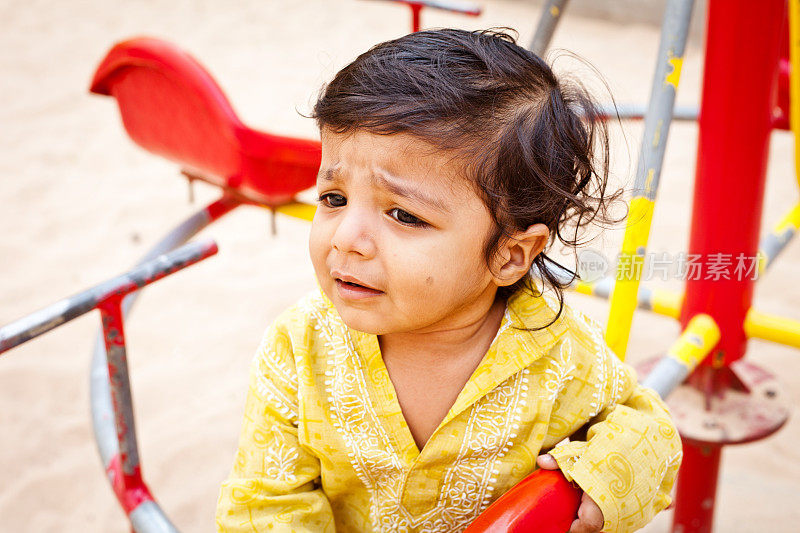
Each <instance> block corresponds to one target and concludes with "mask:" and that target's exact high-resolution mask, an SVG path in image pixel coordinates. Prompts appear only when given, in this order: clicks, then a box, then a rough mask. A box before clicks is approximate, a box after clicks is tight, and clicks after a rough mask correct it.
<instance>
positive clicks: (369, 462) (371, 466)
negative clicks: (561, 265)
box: [304, 297, 529, 533]
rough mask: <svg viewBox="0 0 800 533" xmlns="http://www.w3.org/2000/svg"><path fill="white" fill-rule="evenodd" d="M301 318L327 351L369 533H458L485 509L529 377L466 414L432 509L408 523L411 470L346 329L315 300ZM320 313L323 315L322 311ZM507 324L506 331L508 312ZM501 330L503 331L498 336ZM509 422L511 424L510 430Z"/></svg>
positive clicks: (338, 423)
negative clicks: (405, 500)
mask: <svg viewBox="0 0 800 533" xmlns="http://www.w3.org/2000/svg"><path fill="white" fill-rule="evenodd" d="M304 307H305V309H306V311H308V312H309V314H310V315H311V316H312V317H314V319H316V321H317V324H316V325H315V329H316V330H318V331H320V334H321V335H322V337H323V338H324V339H325V346H326V347H328V348H329V356H330V357H329V358H328V369H327V370H326V372H325V375H326V376H327V379H326V380H325V384H326V390H327V392H328V396H329V397H328V401H329V403H330V405H331V415H332V417H333V419H334V427H335V428H336V429H337V431H338V432H339V434H340V435H341V436H342V438H343V439H344V441H345V443H346V444H347V446H348V448H349V450H350V451H349V452H348V457H349V458H350V462H351V464H352V466H353V469H354V470H355V472H356V475H357V476H358V477H359V479H361V481H362V482H363V483H364V486H365V487H366V489H367V491H368V492H369V495H370V520H371V522H372V528H373V529H374V530H375V531H392V532H395V531H397V532H406V531H420V532H431V533H433V532H448V533H449V532H453V531H459V530H461V529H464V528H465V527H467V525H469V524H470V523H471V522H472V521H473V520H474V519H475V518H476V517H477V516H478V515H479V514H480V513H481V512H483V511H484V510H485V509H486V507H488V505H489V504H490V503H491V501H492V497H493V492H494V485H495V483H496V482H497V478H496V476H497V475H498V474H499V470H497V467H498V463H499V461H500V459H502V458H503V457H504V456H505V454H506V453H508V451H509V449H510V447H511V442H512V440H513V439H514V438H516V436H517V431H518V430H519V427H520V422H521V408H522V405H523V403H524V401H525V399H526V397H527V394H528V388H529V378H528V374H529V370H528V369H527V368H525V369H523V370H521V371H520V372H518V373H517V374H515V375H513V376H511V377H509V378H508V379H507V380H506V381H505V382H503V383H502V384H500V385H498V386H497V387H495V388H494V389H493V390H492V391H490V392H489V393H488V394H486V396H484V397H483V398H481V399H480V400H478V401H477V402H476V403H475V404H474V405H473V406H472V407H471V409H470V411H469V419H468V421H467V425H466V429H465V435H464V439H463V441H462V444H461V447H460V449H459V451H458V455H457V457H456V458H455V460H454V462H453V464H452V465H451V466H450V467H448V468H447V470H446V471H445V475H444V478H443V481H442V485H441V490H440V492H439V496H438V498H437V502H436V504H435V505H434V506H433V507H432V508H431V509H430V510H428V511H426V512H425V513H422V514H421V515H419V516H412V515H411V514H410V513H409V511H408V510H407V509H406V508H405V507H404V506H403V504H402V497H403V489H404V485H405V481H406V478H407V476H408V473H409V470H408V469H407V468H406V467H405V466H404V465H403V463H402V461H401V460H400V457H399V455H398V453H397V451H396V450H395V448H394V446H393V445H392V444H391V440H390V438H389V435H388V434H387V433H386V432H385V430H384V428H383V424H382V423H381V420H380V417H379V416H378V414H377V412H376V411H375V409H374V407H373V406H372V405H371V403H370V401H369V393H368V388H367V378H366V368H365V365H364V362H363V361H362V360H361V358H360V357H359V355H358V353H357V352H356V350H355V349H354V347H353V345H352V339H351V338H350V336H349V334H348V331H347V328H346V326H345V324H344V323H343V322H342V321H341V319H340V318H339V317H338V315H335V314H334V313H333V311H330V312H328V310H327V309H323V308H324V301H323V300H322V298H321V297H319V298H318V299H316V300H314V301H308V302H306V304H305V305H304ZM320 309H323V310H322V312H321V311H320ZM505 318H506V324H505V326H504V329H505V328H507V327H508V326H509V324H510V317H509V315H508V312H506V314H505ZM504 329H503V330H504ZM509 422H510V423H509Z"/></svg>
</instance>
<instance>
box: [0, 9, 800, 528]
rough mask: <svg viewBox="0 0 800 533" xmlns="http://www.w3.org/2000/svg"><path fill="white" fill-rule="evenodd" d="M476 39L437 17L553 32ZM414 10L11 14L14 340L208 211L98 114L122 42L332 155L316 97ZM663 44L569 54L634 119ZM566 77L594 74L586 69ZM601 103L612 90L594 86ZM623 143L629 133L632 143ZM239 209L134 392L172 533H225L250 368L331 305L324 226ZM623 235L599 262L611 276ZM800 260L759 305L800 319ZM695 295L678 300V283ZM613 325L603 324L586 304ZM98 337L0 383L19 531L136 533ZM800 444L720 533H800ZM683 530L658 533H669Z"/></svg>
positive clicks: (679, 244)
mask: <svg viewBox="0 0 800 533" xmlns="http://www.w3.org/2000/svg"><path fill="white" fill-rule="evenodd" d="M482 4H483V5H484V6H485V14H484V15H483V16H482V17H480V18H477V19H475V18H466V17H461V16H456V15H450V14H446V13H441V12H434V11H430V12H427V13H426V14H425V16H424V24H426V25H428V26H457V27H463V28H481V27H489V26H497V25H500V26H512V27H515V28H516V29H518V30H519V32H520V35H521V40H522V42H523V43H527V42H528V41H529V39H530V36H531V34H532V30H533V25H534V22H535V21H536V20H537V16H538V14H537V12H536V10H535V9H534V8H533V7H532V6H531V5H529V4H528V3H527V2H512V1H501V0H495V1H489V0H483V1H482ZM408 24H409V18H408V16H407V13H406V11H405V9H404V8H402V7H401V6H397V5H392V4H390V3H384V2H367V1H364V0H335V1H333V0H305V1H304V2H290V1H275V0H273V1H268V0H259V1H237V2H222V1H199V0H198V1H194V2H192V1H187V0H183V1H175V0H171V1H164V0H151V1H147V2H135V3H134V2H126V3H110V2H103V1H98V0H94V1H85V2H78V1H73V2H44V1H30V2H12V1H10V0H5V1H3V2H2V3H0V72H2V76H0V101H2V105H0V124H2V127H0V173H2V176H3V178H2V179H0V205H2V208H0V235H2V238H0V324H4V323H8V322H10V321H12V320H14V319H16V318H18V317H20V316H22V315H24V314H26V313H29V312H31V311H34V310H36V309H38V308H40V307H43V306H45V305H47V304H49V303H52V302H54V301H56V300H58V299H60V298H61V297H64V296H66V295H68V294H72V293H75V292H78V291H79V290H81V289H83V288H86V287H89V286H91V285H93V284H95V283H97V282H99V281H101V280H103V279H106V278H109V277H111V276H113V275H115V274H117V273H120V272H122V271H124V270H126V269H128V268H129V267H130V266H131V265H133V264H134V262H135V261H137V260H138V258H139V257H140V256H142V255H143V254H144V253H145V251H146V250H147V249H148V247H149V246H150V245H152V244H153V243H155V242H156V240H157V239H158V238H159V237H160V236H161V235H163V234H165V233H166V232H167V231H168V230H169V229H170V228H172V227H174V226H175V225H176V224H177V223H179V222H180V221H181V220H183V219H184V218H185V217H187V216H188V215H189V214H190V213H192V212H194V211H195V210H197V209H199V208H200V207H201V206H202V205H205V203H207V202H210V201H212V200H213V199H215V197H216V195H217V191H215V190H213V189H211V188H210V187H205V186H200V187H198V188H197V190H196V196H197V201H196V204H195V205H189V204H188V202H187V199H186V198H187V192H186V184H185V182H184V180H182V179H181V178H180V176H179V175H178V169H177V168H176V166H175V165H174V164H172V163H169V162H167V161H164V160H161V159H159V158H157V157H154V156H152V155H150V154H148V153H146V152H144V151H142V150H140V149H139V148H138V147H136V146H135V145H133V144H132V143H131V142H130V141H129V139H128V138H127V137H126V135H125V133H124V131H123V129H122V127H121V123H120V120H119V117H118V113H117V110H116V108H115V105H114V103H113V102H112V101H111V100H110V99H104V98H100V97H95V96H90V95H89V94H87V90H86V89H87V86H88V83H89V80H90V79H91V75H92V73H93V70H94V68H95V66H96V65H97V63H98V61H99V60H100V59H101V58H102V56H103V55H104V53H105V52H106V50H107V49H108V48H109V47H110V46H111V45H112V44H113V43H114V42H116V41H118V40H121V39H124V38H126V37H129V36H133V35H141V34H147V35H153V36H159V37H163V38H166V39H168V40H171V41H173V42H175V43H178V44H179V45H181V46H182V47H184V48H185V49H187V50H189V51H190V52H191V53H192V54H193V55H195V57H197V58H199V59H200V60H201V62H203V63H204V64H205V65H206V66H207V68H208V69H209V70H210V71H211V72H212V74H213V75H214V76H215V77H216V78H217V80H218V81H219V82H220V84H221V85H222V86H223V88H224V90H225V91H226V92H227V94H228V96H229V97H230V99H231V100H232V102H233V103H234V106H235V107H236V109H237V110H239V112H240V115H241V116H242V118H243V119H244V120H245V122H247V123H249V124H250V125H252V126H254V127H258V128H262V129H266V130H269V131H273V132H278V133H284V134H291V135H298V136H306V137H313V136H315V135H316V132H315V131H314V127H313V124H312V123H311V121H309V120H307V119H304V118H302V117H301V116H300V115H299V114H298V113H297V111H298V110H299V111H307V110H308V109H309V105H310V103H311V102H312V101H313V99H314V96H315V94H316V92H317V90H318V88H319V86H320V85H321V84H322V83H323V82H324V81H325V80H327V79H329V78H330V77H331V76H332V75H333V74H334V73H335V72H336V70H337V69H338V68H340V67H342V66H343V65H344V64H346V63H347V62H348V61H350V60H351V59H352V58H354V57H355V56H356V55H357V54H358V53H360V52H362V51H364V50H366V49H367V48H368V47H369V46H371V45H372V44H375V43H377V42H380V41H383V40H386V39H389V38H394V37H397V36H399V35H401V34H403V33H404V32H406V31H407V28H408ZM657 43H658V33H657V31H656V30H655V29H654V28H652V27H649V26H643V25H620V24H610V23H604V22H597V21H590V20H586V19H581V18H578V17H567V18H566V20H565V21H564V22H563V25H562V27H561V28H560V30H559V32H558V34H557V36H556V39H555V42H554V45H555V46H556V47H559V48H566V49H569V50H572V51H574V52H577V53H578V54H580V55H582V56H583V57H585V58H586V59H588V60H589V61H591V62H592V63H593V64H594V65H595V66H596V67H597V68H598V69H599V70H600V72H602V73H603V75H604V76H605V77H606V79H607V80H608V83H609V86H610V87H611V89H612V91H613V92H614V94H615V96H616V98H617V100H618V101H622V102H625V101H640V102H641V101H644V100H645V99H646V97H647V95H648V93H649V84H650V78H651V76H652V71H653V58H654V55H655V51H656V48H657ZM700 45H701V43H697V42H695V43H691V46H690V50H689V53H688V56H687V59H686V62H685V65H684V69H683V79H682V85H681V90H680V94H679V97H678V100H679V102H682V103H691V102H695V101H696V100H697V98H698V94H699V86H700V82H699V78H700V69H701V57H700V52H701V48H700ZM557 65H558V68H560V69H567V70H572V71H574V72H576V73H577V75H578V76H581V77H583V76H589V77H590V76H591V74H590V73H589V72H588V69H586V68H585V67H581V66H580V65H578V64H576V63H575V62H574V61H571V60H569V59H568V58H564V59H559V61H558V63H557ZM593 85H597V84H596V83H593ZM614 132H615V151H614V154H615V161H614V171H615V176H616V177H617V179H618V180H620V181H621V182H622V183H625V184H627V185H630V183H631V178H630V176H631V175H632V170H633V169H634V168H635V160H636V157H635V154H636V153H637V151H638V139H639V135H640V129H639V126H638V125H635V124H632V125H627V126H625V128H624V130H623V129H620V128H619V127H615V128H614ZM620 132H624V135H621V134H620ZM695 140H696V128H695V126H694V125H691V124H689V125H687V124H682V125H678V126H677V127H675V128H674V130H673V132H672V134H671V137H670V142H669V148H668V155H667V161H666V166H665V171H664V174H663V176H662V185H661V190H660V191H659V203H658V205H657V208H656V213H655V221H654V223H653V230H652V233H651V239H650V250H652V251H666V252H668V253H671V254H674V253H677V252H678V251H680V250H684V249H685V248H686V244H687V235H688V225H689V209H690V198H691V184H692V176H693V166H694V158H695V148H694V147H695ZM771 158H772V159H771V161H772V163H771V165H770V170H769V183H768V185H767V194H766V199H765V202H766V205H765V210H764V223H765V224H769V225H771V224H772V223H773V222H775V221H776V220H777V219H778V217H779V216H780V213H782V212H783V211H785V210H786V209H788V208H789V207H790V206H791V205H792V203H793V202H794V201H795V199H796V198H797V190H796V189H797V186H796V184H795V180H794V177H793V175H792V174H793V172H792V163H791V160H792V143H791V137H790V136H789V135H788V134H786V133H776V134H775V135H774V137H773V143H772V149H771ZM268 228H269V218H268V216H267V213H265V212H262V211H260V210H258V209H255V208H240V209H238V210H237V211H235V212H233V213H232V214H230V215H228V216H226V217H225V218H224V219H223V220H221V221H220V222H219V223H217V224H215V225H214V226H213V227H211V228H209V229H207V230H206V231H204V232H203V234H204V235H205V236H210V237H213V238H214V239H216V240H217V242H218V243H219V245H220V253H219V254H218V255H217V256H216V257H214V258H212V259H209V260H207V261H205V262H203V263H202V264H200V265H197V266H194V267H191V268H189V269H188V270H187V271H184V272H182V273H180V274H179V275H176V276H174V277H171V278H168V279H165V280H163V281H161V282H159V283H157V284H156V286H154V287H152V288H151V289H149V290H148V291H146V292H145V294H144V295H143V296H142V298H141V299H140V301H139V303H138V305H137V308H136V311H135V312H134V314H133V316H132V317H131V319H130V320H129V321H128V322H127V330H128V339H129V340H128V348H129V356H130V372H131V376H132V383H133V394H134V400H135V405H136V421H137V424H138V428H137V429H138V435H139V441H140V454H141V458H142V461H143V465H144V474H145V477H146V479H147V481H148V483H149V485H150V487H151V488H152V490H153V492H154V494H155V495H156V496H157V498H158V499H159V501H160V502H161V504H162V505H163V506H164V508H165V509H166V510H167V512H168V514H169V515H170V516H171V517H172V519H173V520H174V521H175V523H176V524H177V525H178V526H179V527H180V528H181V529H183V530H186V531H210V530H211V529H212V524H213V513H214V506H215V502H216V497H217V490H218V486H219V483H220V482H221V481H222V479H223V478H224V477H225V475H226V474H227V472H228V469H229V468H230V465H231V461H232V457H233V452H234V450H235V445H236V439H237V433H238V427H239V422H240V414H241V410H242V407H243V401H244V393H245V380H246V374H247V367H248V363H249V361H250V359H251V357H252V354H253V351H254V349H255V348H256V345H257V342H258V340H259V338H260V335H261V333H262V331H263V330H264V328H265V327H266V325H267V324H269V322H270V321H271V320H272V319H273V317H275V315H276V314H277V313H278V312H279V311H280V310H282V309H284V308H285V307H286V306H288V305H289V304H291V303H292V302H294V301H295V300H296V299H297V298H298V297H299V296H300V295H302V294H304V293H305V292H306V291H308V290H309V289H311V288H312V287H313V273H312V269H311V266H310V262H309V260H308V258H307V257H306V256H307V254H306V239H307V233H308V225H307V224H305V223H302V222H299V221H294V220H291V219H287V218H280V219H279V220H278V229H279V233H278V235H277V236H276V237H271V236H270V234H269V229H268ZM621 234H622V232H621V231H620V230H614V231H607V232H605V233H604V234H603V236H602V238H601V239H600V240H598V241H597V242H595V243H594V244H593V245H592V246H594V247H595V248H597V249H602V250H604V251H605V253H607V254H608V255H609V256H613V255H614V253H615V250H616V246H617V245H618V243H619V241H620V238H621ZM796 244H797V243H794V244H793V245H792V246H790V247H789V249H788V250H787V251H786V252H785V254H784V256H783V257H782V258H781V259H780V260H779V262H778V264H777V265H776V266H775V267H774V269H773V270H772V271H771V272H770V273H769V275H768V276H766V277H765V278H764V279H763V280H762V281H761V283H760V285H759V288H758V290H757V294H756V305H757V306H758V308H759V309H762V310H764V311H768V312H773V313H778V314H783V315H786V316H794V317H795V318H797V317H798V311H797V307H796V302H798V301H800V284H797V283H793V280H796V279H798V277H800V248H798V247H797V246H795V245H796ZM662 284H664V285H667V286H670V287H672V288H676V289H677V288H679V283H678V282H677V281H676V280H670V281H668V282H665V283H662ZM569 298H570V301H571V302H573V304H574V305H576V306H578V307H579V308H580V309H583V310H585V311H586V312H588V313H589V314H591V315H592V316H594V317H595V318H597V319H598V320H601V321H604V320H605V316H606V304H605V303H604V302H600V301H595V300H592V299H588V298H584V297H578V296H574V295H572V296H570V297H569ZM98 323H99V320H98V316H97V314H96V313H91V314H90V315H87V316H84V317H82V318H80V319H78V320H75V321H74V322H73V323H70V324H69V325H67V326H65V327H61V328H59V329H58V330H56V331H54V332H51V333H49V334H47V335H45V336H43V337H41V338H39V339H37V340H35V341H33V342H30V343H28V344H26V345H24V346H22V347H20V348H18V349H16V350H13V351H12V352H9V353H7V354H5V355H4V356H3V357H2V361H0V405H1V406H2V408H0V443H1V445H0V531H14V532H16V531H64V532H84V531H120V532H123V531H128V530H129V529H128V526H127V524H126V520H125V517H124V515H123V513H122V511H121V510H120V509H119V507H118V506H117V503H116V501H115V498H114V496H113V495H112V492H111V491H110V489H109V487H108V484H107V482H106V479H105V477H104V475H103V472H102V469H101V467H100V462H99V460H98V456H97V453H96V449H95V445H94V442H93V437H92V430H91V423H90V419H89V405H88V392H89V390H88V389H89V387H88V369H89V361H90V348H91V345H92V339H93V334H94V331H95V329H96V328H97V326H98ZM678 332H679V330H678V326H677V324H676V323H674V322H673V321H671V320H669V319H666V318H663V317H659V316H653V315H648V314H645V313H641V314H639V315H637V318H636V321H635V323H634V331H633V334H632V340H631V345H630V350H629V354H630V356H629V359H628V360H629V361H630V362H634V363H635V362H637V361H641V360H643V359H646V358H649V357H652V356H654V355H657V354H659V353H661V352H663V351H664V350H665V349H666V347H667V346H668V345H669V344H670V342H671V341H672V340H673V339H674V338H675V336H676V335H677V334H678ZM748 357H749V358H750V359H751V360H754V361H756V362H758V363H760V364H761V365H763V366H764V367H765V368H767V369H769V370H771V371H772V372H775V373H780V375H781V376H782V380H783V383H784V385H785V387H786V389H787V391H788V395H789V396H790V397H791V399H792V401H793V402H795V403H796V402H797V401H798V400H800V358H798V354H797V352H796V351H793V350H790V349H788V348H785V347H782V346H777V345H773V344H768V343H764V342H752V343H751V349H750V352H749V353H748ZM799 438H800V422H798V421H797V419H796V418H793V419H790V420H789V422H788V423H787V425H786V426H785V427H784V428H783V429H782V430H781V431H780V432H779V433H777V434H776V435H774V436H773V437H771V438H769V439H767V440H764V441H761V442H758V443H755V444H750V445H745V446H739V447H731V448H727V449H726V450H725V452H724V454H723V469H722V472H721V476H720V485H719V494H718V505H717V510H716V531H725V532H751V531H758V532H762V531H786V530H789V529H793V528H794V527H796V524H797V522H798V521H800V508H799V507H798V506H797V505H796V501H795V500H796V495H797V494H800V452H798V451H797V447H796V446H794V445H793V443H795V442H797V441H798V439H799ZM670 518H671V517H670V511H667V512H664V513H662V514H661V515H659V517H657V519H656V520H655V521H654V522H653V523H652V524H651V525H649V526H648V527H647V528H646V529H645V530H646V531H648V532H650V533H658V532H666V531H668V530H669V524H670Z"/></svg>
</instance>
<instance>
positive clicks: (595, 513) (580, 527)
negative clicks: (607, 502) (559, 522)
mask: <svg viewBox="0 0 800 533" xmlns="http://www.w3.org/2000/svg"><path fill="white" fill-rule="evenodd" d="M603 523H604V519H603V511H602V510H601V509H600V507H598V505H597V504H596V503H595V502H594V500H592V498H591V497H590V496H589V495H588V494H586V493H585V492H584V493H583V496H582V497H581V506H580V507H579V508H578V519H577V520H575V521H574V522H572V526H571V527H572V529H570V532H572V533H598V532H599V531H600V530H601V529H603ZM573 530H574V531H573Z"/></svg>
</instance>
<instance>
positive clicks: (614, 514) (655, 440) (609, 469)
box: [549, 324, 683, 533]
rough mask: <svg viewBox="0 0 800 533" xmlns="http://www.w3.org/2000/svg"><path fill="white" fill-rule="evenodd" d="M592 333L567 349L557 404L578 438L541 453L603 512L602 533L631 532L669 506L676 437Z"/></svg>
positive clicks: (678, 449) (648, 394) (662, 411)
mask: <svg viewBox="0 0 800 533" xmlns="http://www.w3.org/2000/svg"><path fill="white" fill-rule="evenodd" d="M593 327H594V328H595V329H594V331H593V332H592V335H590V336H589V337H587V338H586V339H583V340H581V339H577V342H574V345H573V346H572V347H571V348H570V349H569V350H568V351H571V352H572V353H571V358H570V359H571V361H572V366H571V368H572V370H573V371H574V373H573V377H574V379H571V380H570V381H569V384H568V386H566V387H565V389H564V394H563V395H561V398H560V402H558V403H559V404H558V405H557V407H558V409H557V410H558V411H560V414H559V415H558V416H560V417H561V419H562V420H570V421H571V422H572V424H571V426H572V427H573V428H574V427H576V426H579V425H582V427H579V428H578V430H577V431H574V433H572V437H571V438H572V439H580V440H570V441H569V442H565V443H561V444H559V445H556V446H555V447H554V448H553V449H551V450H550V451H549V453H550V454H551V455H552V456H553V457H554V458H555V460H556V462H557V463H558V466H559V468H560V469H561V471H562V472H563V473H564V474H565V476H566V478H567V479H568V480H570V481H574V482H575V483H577V484H578V485H579V486H580V488H581V489H582V490H583V491H584V492H586V493H587V494H588V495H589V496H590V497H591V498H592V499H593V500H594V501H595V503H597V505H598V506H599V507H600V509H601V510H602V511H603V517H604V520H605V522H604V524H603V531H604V532H608V533H623V532H629V531H636V530H637V529H640V528H641V527H643V526H644V525H645V524H647V523H648V522H650V521H651V520H652V519H653V517H654V516H655V515H656V514H657V513H658V512H660V511H661V510H662V509H664V508H665V507H667V506H668V505H669V504H670V502H671V501H672V498H671V496H670V491H671V490H672V486H673V484H674V482H675V478H676V475H677V473H678V469H679V467H680V463H681V458H682V456H683V453H682V445H681V439H680V435H679V434H678V431H677V429H676V428H675V425H674V423H673V421H672V418H671V416H670V414H669V410H668V408H667V406H666V404H664V402H663V401H662V399H661V398H660V397H659V395H658V394H657V393H656V392H655V391H653V390H652V389H649V388H646V387H643V386H641V385H640V384H638V383H637V376H636V371H635V370H634V369H633V368H632V367H631V366H630V365H627V364H624V363H623V362H621V361H620V360H619V358H617V356H616V355H615V354H614V353H613V352H612V351H611V349H610V348H609V347H608V345H606V343H605V341H604V340H603V339H602V336H601V333H600V332H599V326H597V325H596V324H595V325H594V326H593ZM566 342H571V341H569V340H568V341H566Z"/></svg>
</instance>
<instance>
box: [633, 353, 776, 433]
mask: <svg viewBox="0 0 800 533" xmlns="http://www.w3.org/2000/svg"><path fill="white" fill-rule="evenodd" d="M659 359H660V358H655V359H651V360H648V361H645V362H644V363H642V364H639V365H635V367H636V370H637V372H638V373H639V379H640V381H641V380H642V379H644V377H645V376H646V375H647V374H648V373H649V371H650V370H651V369H652V368H653V367H654V366H655V364H656V363H657V362H658V361H659ZM696 371H697V372H705V373H707V374H710V373H714V372H718V371H717V370H715V369H712V368H711V367H699V368H698V369H696ZM726 372H728V373H729V374H731V375H732V377H733V378H734V380H736V381H738V387H736V388H725V389H724V390H723V391H722V392H721V393H714V394H711V393H705V392H703V391H701V390H699V389H698V388H696V387H695V386H693V385H690V384H688V382H685V383H684V384H682V385H681V386H680V387H678V388H677V389H675V391H674V392H673V393H672V394H670V395H669V397H668V398H667V399H666V400H665V401H666V403H667V406H668V407H669V409H670V413H671V414H672V417H673V419H674V421H675V425H676V426H677V427H678V430H679V432H680V434H681V437H682V438H683V439H684V440H690V441H695V442H696V443H698V444H719V445H724V444H742V443H745V442H752V441H755V440H760V439H763V438H765V437H767V436H769V435H771V434H772V433H774V432H776V431H777V430H778V429H780V428H781V426H783V424H784V423H785V422H786V420H787V419H788V418H789V403H788V398H787V397H786V395H785V394H784V392H783V389H782V388H781V386H780V384H779V382H778V380H777V379H776V378H775V376H773V375H772V374H770V373H769V372H767V371H766V370H764V369H762V368H761V367H759V366H757V365H755V364H753V363H750V362H748V361H745V360H744V359H739V360H738V361H735V362H733V363H731V365H730V366H729V367H728V370H726Z"/></svg>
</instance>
